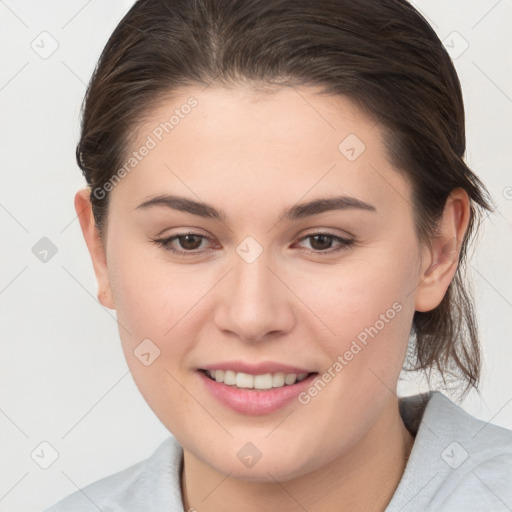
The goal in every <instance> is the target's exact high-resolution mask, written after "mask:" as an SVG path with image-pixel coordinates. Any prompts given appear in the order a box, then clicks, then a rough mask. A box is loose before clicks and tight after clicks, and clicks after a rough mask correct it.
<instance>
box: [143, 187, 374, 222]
mask: <svg viewBox="0 0 512 512" xmlns="http://www.w3.org/2000/svg"><path fill="white" fill-rule="evenodd" d="M154 206H164V207H166V208H172V209H173V210H178V211H181V212H186V213H190V214H192V215H197V216H199V217H204V218H206V219H213V220H218V221H225V220H226V219H227V215H226V213H225V212H224V211H223V210H218V209H216V208H214V207H213V206H211V205H209V204H207V203H203V202H199V201H194V200H192V199H187V198H185V197H180V196H174V195H168V194H164V195H158V196H155V197H152V198H150V199H148V200H147V201H144V202H143V203H142V204H140V205H139V206H137V208H135V209H136V210H138V209H147V208H151V207H154ZM351 209H355V210H366V211H372V212H376V211H377V209H376V208H375V206H373V205H371V204H368V203H365V202H364V201H361V200H360V199H357V198H355V197H350V196H337V197H326V198H320V199H315V200H313V201H309V202H307V203H300V204H296V205H294V206H291V207H290V208H286V209H285V210H284V211H283V212H281V215H280V216H279V221H284V220H287V221H293V220H298V219H303V218H305V217H310V216H312V215H318V214H320V213H324V212H328V211H334V210H351Z"/></svg>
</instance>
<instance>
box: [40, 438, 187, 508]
mask: <svg viewBox="0 0 512 512" xmlns="http://www.w3.org/2000/svg"><path fill="white" fill-rule="evenodd" d="M182 454H183V450H182V448H181V446H180V445H179V443H178V442H177V441H176V439H175V438H174V437H170V438H168V439H166V440H165V441H164V442H163V443H162V444H161V445H160V446H159V447H158V448H157V449H156V451H155V452H154V453H153V454H152V455H151V456H150V457H149V458H148V459H146V460H143V461H141V462H138V463H137V464H134V465H133V466H130V467H129V468H126V469H124V470H122V471H119V472H118V473H115V474H113V475H110V476H107V477H105V478H102V479H101V480H98V481H96V482H94V483H92V484H90V485H88V486H86V487H84V488H83V489H80V490H78V491H76V492H74V493H73V494H71V495H69V496H67V497H66V498H64V499H63V500H61V501H59V502H58V503H57V504H55V505H53V506H52V507H50V508H49V509H47V510H45V512H70V511H73V512H93V511H94V512H97V511H98V510H105V511H107V510H108V511H109V512H118V511H119V512H121V511H123V512H130V511H140V510H167V509H168V507H169V505H174V507H173V508H172V510H181V508H180V507H181V506H182V501H181V486H180V473H181V464H182Z"/></svg>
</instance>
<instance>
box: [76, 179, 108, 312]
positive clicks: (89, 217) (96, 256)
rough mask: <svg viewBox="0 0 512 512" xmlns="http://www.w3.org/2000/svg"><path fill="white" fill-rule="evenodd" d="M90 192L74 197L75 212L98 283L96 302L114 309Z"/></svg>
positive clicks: (82, 191)
mask: <svg viewBox="0 0 512 512" xmlns="http://www.w3.org/2000/svg"><path fill="white" fill-rule="evenodd" d="M90 193H91V191H90V190H89V189H88V188H87V189H84V190H79V191H78V192H77V193H76V195H75V210H76V213H77V215H78V219H79V221H80V227H81V228H82V234H83V236H84V239H85V243H86V244H87V248H88V249H89V253H90V255H91V259H92V264H93V267H94V273H95V274H96V279H97V281H98V300H99V301H100V302H101V303H102V304H103V305H104V306H105V307H107V308H110V309H115V305H114V299H113V297H112V290H111V287H110V279H109V276H108V269H107V258H106V253H105V250H104V247H103V241H102V239H101V237H100V234H99V232H98V229H97V227H96V224H95V222H94V215H93V213H92V207H91V200H90Z"/></svg>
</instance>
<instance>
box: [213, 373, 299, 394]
mask: <svg viewBox="0 0 512 512" xmlns="http://www.w3.org/2000/svg"><path fill="white" fill-rule="evenodd" d="M204 372H205V374H206V375H207V376H208V377H210V379H212V380H214V381H216V382H219V383H222V384H226V385H227V386H233V387H236V388H241V389H257V390H266V389H272V388H282V387H284V386H292V385H293V384H295V383H296V382H301V381H303V380H304V379H305V378H306V377H307V376H308V375H309V374H308V373H299V374H297V373H284V372H276V373H264V374H260V375H251V374H249V373H243V372H234V371H232V370H204Z"/></svg>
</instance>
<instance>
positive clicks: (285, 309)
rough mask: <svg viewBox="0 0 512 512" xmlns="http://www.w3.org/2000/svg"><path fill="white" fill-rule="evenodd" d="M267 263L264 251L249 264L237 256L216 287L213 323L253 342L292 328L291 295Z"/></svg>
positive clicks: (274, 269) (222, 329)
mask: <svg viewBox="0 0 512 512" xmlns="http://www.w3.org/2000/svg"><path fill="white" fill-rule="evenodd" d="M269 263H270V262H269V259H268V258H267V256H266V253H265V252H263V254H262V255H260V256H259V257H258V258H257V259H256V260H255V261H253V262H251V263H248V262H246V261H244V260H243V259H242V258H240V257H238V256H236V258H235V261H234V268H233V269H232V270H231V272H229V275H228V276H227V279H225V280H224V283H223V286H222V288H221V290H219V293H220V294H221V296H220V298H219V302H218V306H217V308H216V311H215V324H216V325H217V327H218V328H219V329H220V330H221V331H223V332H224V333H228V334H230V335H231V336H234V335H236V337H238V338H240V339H241V340H242V341H245V342H252V343H253V342H260V341H266V340H269V339H274V338H276V337H279V336H280V335H283V334H285V333H287V332H289V331H290V330H292V329H293V326H294V324H295V316H294V311H293V295H292V294H291V293H290V291H289V290H288V289H287V287H286V286H285V285H284V284H283V282H282V281H281V279H280V278H279V277H278V276H279V271H278V270H277V269H276V268H270V266H269ZM273 266H274V267H275V265H273Z"/></svg>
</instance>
